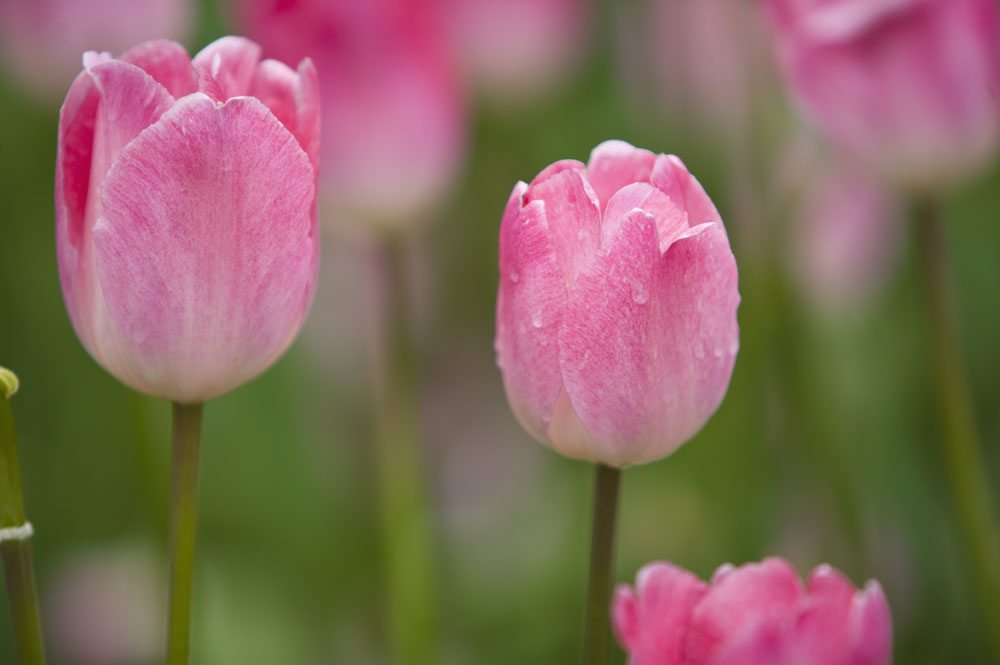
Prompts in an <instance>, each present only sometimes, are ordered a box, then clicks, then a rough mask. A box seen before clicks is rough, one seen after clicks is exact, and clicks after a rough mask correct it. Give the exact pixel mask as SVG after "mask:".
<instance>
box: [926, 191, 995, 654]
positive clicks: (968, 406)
mask: <svg viewBox="0 0 1000 665" xmlns="http://www.w3.org/2000/svg"><path fill="white" fill-rule="evenodd" d="M913 214H914V222H915V224H916V233H917V244H918V246H919V247H918V250H919V254H920V260H921V270H920V272H921V273H922V276H923V286H924V291H925V296H926V300H927V314H928V318H929V323H930V329H931V343H932V345H933V348H932V349H931V354H930V355H931V356H932V362H933V363H934V373H935V377H934V378H935V384H936V386H937V388H938V400H939V405H938V406H939V411H940V419H941V445H942V451H941V452H942V454H943V456H944V461H945V467H946V469H947V473H948V481H949V485H950V489H951V492H952V500H953V502H954V507H955V510H956V511H957V513H958V525H959V529H960V531H961V535H962V539H963V540H964V542H965V547H966V550H967V551H968V556H969V558H970V564H971V569H972V573H973V575H974V576H975V585H976V588H977V591H978V593H979V599H980V605H981V611H982V614H983V620H984V624H985V625H986V627H987V630H986V634H987V639H988V640H989V642H990V648H991V650H992V652H993V662H994V663H1000V631H997V630H996V629H995V628H996V627H997V626H1000V529H998V528H997V518H996V514H995V512H994V509H993V505H994V504H993V498H992V497H991V496H990V490H989V485H988V483H987V480H986V476H985V475H984V474H983V469H985V468H986V467H985V465H984V462H983V457H982V452H981V449H980V438H979V433H978V430H977V427H976V422H975V414H974V411H973V406H972V397H971V391H970V389H969V383H968V379H967V377H966V374H965V369H964V364H963V360H962V353H961V345H960V342H959V335H958V326H957V323H956V320H955V306H954V303H953V301H952V293H951V288H952V287H951V280H950V275H949V271H948V259H947V246H946V238H945V228H944V226H943V224H942V220H941V216H940V212H939V210H938V207H937V206H936V205H935V202H934V201H920V202H918V203H917V204H916V205H915V206H914V213H913Z"/></svg>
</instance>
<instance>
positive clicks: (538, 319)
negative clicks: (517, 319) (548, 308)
mask: <svg viewBox="0 0 1000 665" xmlns="http://www.w3.org/2000/svg"><path fill="white" fill-rule="evenodd" d="M531 325H533V326H535V327H536V328H541V327H542V310H538V311H537V312H535V313H534V314H532V316H531Z"/></svg>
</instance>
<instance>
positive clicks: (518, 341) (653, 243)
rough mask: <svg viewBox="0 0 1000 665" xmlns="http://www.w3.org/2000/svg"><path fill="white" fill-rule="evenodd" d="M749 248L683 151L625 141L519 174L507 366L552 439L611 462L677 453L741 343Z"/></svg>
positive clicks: (720, 387)
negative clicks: (659, 150)
mask: <svg viewBox="0 0 1000 665" xmlns="http://www.w3.org/2000/svg"><path fill="white" fill-rule="evenodd" d="M736 282H737V273H736V260H735V258H734V257H733V254H732V251H731V250H730V248H729V239H728V237H727V236H726V230H725V228H724V227H723V225H722V219H721V218H720V217H719V213H718V212H717V211H716V209H715V206H714V205H713V204H712V201H711V200H710V199H709V198H708V195H707V194H705V190H704V189H702V187H701V185H700V184H699V183H698V181H697V180H695V178H694V177H693V176H692V175H691V174H690V173H688V170H687V168H686V167H685V166H684V164H683V163H682V162H681V160H680V159H678V158H677V157H675V156H673V155H669V156H668V155H655V154H653V153H652V152H649V151H648V150H639V149H637V148H634V147H632V146H631V145H629V144H627V143H625V142H623V141H607V142H605V143H602V144H601V145H599V146H597V147H596V148H595V149H594V151H593V152H592V153H591V155H590V162H589V163H588V164H587V165H584V164H582V163H580V162H577V161H574V160H564V161H560V162H556V163H554V164H552V165H551V166H549V167H548V168H546V169H544V170H543V171H542V172H541V173H539V174H538V176H536V177H535V179H534V180H533V181H532V182H531V184H530V185H526V184H525V183H523V182H519V183H518V184H517V185H516V186H515V187H514V191H513V193H512V194H511V197H510V201H509V202H508V204H507V209H506V211H505V212H504V216H503V222H502V224H501V228H500V286H499V293H498V295H497V317H496V320H497V333H496V350H497V364H498V365H499V366H500V369H501V372H502V374H503V379H504V388H505V389H506V392H507V399H508V400H509V401H510V404H511V407H512V409H513V410H514V414H515V415H516V416H517V418H518V420H520V422H521V424H522V425H523V426H524V427H525V428H526V429H527V430H528V431H529V432H530V433H531V434H532V435H534V436H535V437H536V438H537V439H538V440H539V441H542V442H544V443H546V444H547V445H550V446H552V447H553V448H555V449H556V450H558V451H559V452H561V453H563V454H564V455H567V456H569V457H576V458H582V459H588V460H592V461H596V462H602V463H605V464H610V465H613V466H625V465H628V464H637V463H642V462H649V461H652V460H655V459H659V458H661V457H665V456H667V455H669V454H670V453H672V452H673V451H674V450H676V449H677V448H678V447H679V446H680V445H681V444H682V443H684V442H685V441H686V440H688V439H689V438H691V437H692V436H693V435H694V434H695V433H696V432H697V431H698V430H699V429H701V427H702V426H703V425H704V424H705V422H706V421H707V420H708V418H709V417H710V416H711V415H712V413H714V412H715V410H716V408H718V406H719V404H720V402H721V401H722V398H723V396H724V395H725V393H726V388H727V386H728V384H729V378H730V376H731V374H732V371H733V364H734V362H735V360H736V351H737V348H738V346H739V329H738V327H737V323H736V308H737V305H738V304H739V300H740V296H739V293H738V291H737V285H736Z"/></svg>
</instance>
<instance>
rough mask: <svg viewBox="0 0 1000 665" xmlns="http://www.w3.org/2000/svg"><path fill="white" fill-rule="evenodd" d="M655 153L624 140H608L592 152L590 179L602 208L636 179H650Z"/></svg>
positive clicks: (643, 180) (588, 173) (589, 165)
mask: <svg viewBox="0 0 1000 665" xmlns="http://www.w3.org/2000/svg"><path fill="white" fill-rule="evenodd" d="M655 160H656V156H655V155H654V154H653V153H651V152H650V151H649V150H642V149H641V148H636V147H635V146H633V145H631V144H629V143H626V142H625V141H605V142H604V143H602V144H600V145H599V146H597V147H596V148H594V149H593V150H592V151H591V153H590V159H589V160H588V161H587V180H589V181H590V184H591V185H592V186H593V188H594V191H595V192H597V196H598V198H599V199H600V201H601V210H602V211H603V210H604V209H605V208H607V206H608V201H610V200H611V197H612V196H614V194H615V192H617V191H618V190H619V189H621V188H622V187H624V186H625V185H628V184H631V183H633V182H648V181H649V174H650V171H652V169H653V163H654V161H655Z"/></svg>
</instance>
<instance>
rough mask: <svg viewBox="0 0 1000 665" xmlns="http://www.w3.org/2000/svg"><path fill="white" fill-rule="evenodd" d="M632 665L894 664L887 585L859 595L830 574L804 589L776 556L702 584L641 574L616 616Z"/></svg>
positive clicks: (826, 569)
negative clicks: (886, 592) (885, 588)
mask: <svg viewBox="0 0 1000 665" xmlns="http://www.w3.org/2000/svg"><path fill="white" fill-rule="evenodd" d="M612 617H613V623H614V629H615V633H616V635H617V636H618V640H619V642H620V643H621V645H622V647H623V648H624V649H625V651H626V652H627V653H628V663H629V665H888V664H889V663H890V662H891V655H892V617H891V616H890V614H889V606H888V604H887V602H886V599H885V595H884V594H883V593H882V587H881V586H879V583H878V582H876V581H874V580H871V581H869V582H868V583H867V584H866V585H865V588H864V589H863V590H861V591H859V590H856V589H855V588H854V586H853V585H852V584H851V582H850V581H849V580H847V578H845V577H844V576H843V575H842V574H841V573H839V572H838V571H836V570H835V569H833V568H832V567H830V566H827V565H823V566H819V567H818V568H816V569H815V570H814V571H813V572H812V574H811V575H810V577H809V582H808V584H807V585H806V586H805V587H803V585H802V582H801V581H800V580H799V578H798V575H797V574H796V573H795V571H794V570H793V569H792V567H791V566H790V565H789V564H788V562H787V561H785V560H783V559H779V558H770V559H765V560H764V561H762V562H760V563H759V564H757V563H752V564H746V565H743V566H740V567H739V568H734V567H733V566H731V565H728V564H727V565H725V566H722V567H721V568H719V569H718V570H717V571H716V572H715V574H714V575H713V576H712V581H711V583H710V584H705V583H704V582H702V581H701V580H699V579H698V578H697V577H695V576H694V575H692V574H691V573H689V572H687V571H686V570H683V569H681V568H678V567H676V566H674V565H672V564H670V563H663V562H657V563H651V564H649V565H647V566H645V567H644V568H642V570H640V571H639V574H638V576H637V577H636V585H635V588H634V589H633V588H631V587H629V586H627V585H622V586H620V587H619V588H618V589H617V590H616V592H615V599H614V604H613V608H612Z"/></svg>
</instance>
